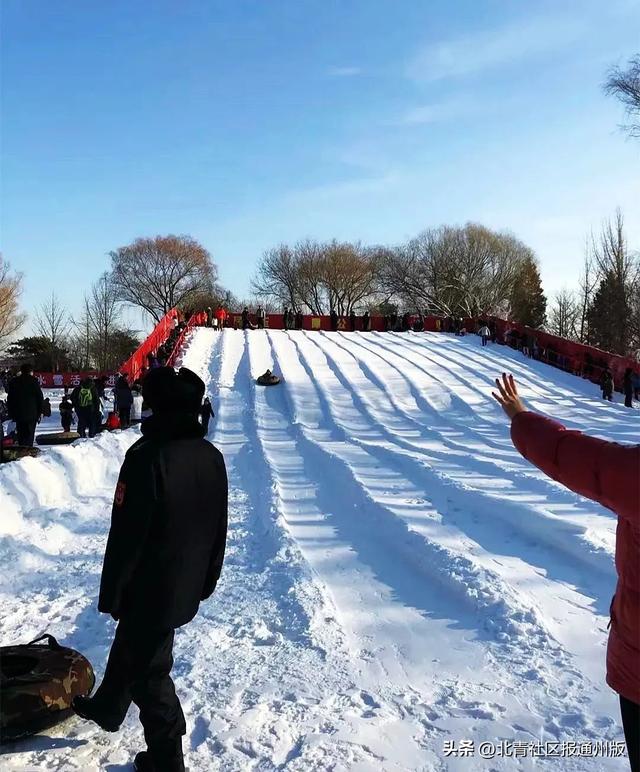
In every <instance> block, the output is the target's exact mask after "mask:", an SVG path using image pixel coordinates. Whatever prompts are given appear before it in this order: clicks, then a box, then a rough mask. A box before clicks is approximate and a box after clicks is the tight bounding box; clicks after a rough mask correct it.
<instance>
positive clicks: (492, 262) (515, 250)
mask: <svg viewBox="0 0 640 772" xmlns="http://www.w3.org/2000/svg"><path fill="white" fill-rule="evenodd" d="M533 259H534V256H533V253H532V252H531V250H530V249H529V248H528V247H527V246H525V245H524V244H523V243H522V242H520V241H518V239H516V238H515V237H514V236H512V235H510V234H507V233H495V232H493V231H490V230H489V229H488V228H485V227H484V226H482V225H477V224H474V223H468V224H467V225H465V226H464V227H463V228H456V227H450V226H442V227H440V228H435V229H429V230H426V231H423V232H422V233H421V234H420V235H419V236H417V237H416V238H415V239H412V240H411V241H410V242H409V243H408V244H407V245H406V246H404V247H400V248H398V249H396V250H394V251H393V252H392V253H391V254H389V255H387V256H386V258H385V259H384V260H383V263H382V268H381V271H380V273H381V282H380V283H381V287H382V288H384V290H385V291H387V293H389V296H390V297H392V296H397V297H399V298H400V299H401V300H402V301H403V303H404V304H405V305H406V306H408V307H412V308H419V309H423V310H426V311H428V312H430V313H437V314H444V315H447V316H448V315H458V314H460V315H468V316H476V315H478V314H482V313H501V314H506V312H507V311H508V303H509V298H510V297H511V293H512V290H513V287H514V285H515V282H516V280H517V278H518V275H519V273H520V272H521V270H522V267H523V265H524V264H525V262H526V261H527V260H529V261H531V260H533Z"/></svg>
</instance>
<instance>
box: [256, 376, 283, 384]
mask: <svg viewBox="0 0 640 772" xmlns="http://www.w3.org/2000/svg"><path fill="white" fill-rule="evenodd" d="M256 383H257V384H258V386H277V384H279V383H280V378H278V376H277V375H259V376H258V377H257V378H256Z"/></svg>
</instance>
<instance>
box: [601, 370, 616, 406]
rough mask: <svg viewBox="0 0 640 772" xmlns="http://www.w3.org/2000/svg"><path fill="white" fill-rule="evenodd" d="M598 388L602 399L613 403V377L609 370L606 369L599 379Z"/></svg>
mask: <svg viewBox="0 0 640 772" xmlns="http://www.w3.org/2000/svg"><path fill="white" fill-rule="evenodd" d="M600 388H601V389H602V399H608V400H609V402H613V375H611V370H609V369H607V370H605V371H604V372H603V373H602V376H601V378H600Z"/></svg>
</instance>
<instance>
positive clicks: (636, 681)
mask: <svg viewBox="0 0 640 772" xmlns="http://www.w3.org/2000/svg"><path fill="white" fill-rule="evenodd" d="M496 385H497V387H498V393H495V392H493V396H494V398H495V399H496V400H497V401H498V403H499V404H500V405H501V406H502V408H503V410H504V412H505V413H506V414H507V416H508V417H509V418H510V419H511V439H512V441H513V444H514V445H515V447H516V449H517V450H518V451H519V452H520V453H521V454H522V455H523V456H524V457H525V458H526V459H527V460H528V461H530V462H531V463H532V464H534V466H537V467H538V469H541V470H542V471H543V472H544V473H545V474H547V475H548V476H549V477H551V478H552V479H553V480H556V481H557V482H559V483H562V485H564V486H566V487H567V488H569V490H572V491H574V492H575V493H579V494H580V495H581V496H585V497H586V498H588V499H592V500H593V501H597V502H598V503H599V504H602V506H604V507H607V509H610V510H612V511H613V512H614V513H615V514H616V515H617V516H618V527H617V532H616V561H615V565H616V570H617V572H618V583H617V586H616V592H615V595H614V596H613V600H612V601H611V610H610V615H611V622H610V632H609V643H608V646H607V683H608V684H609V686H610V687H611V688H612V689H613V690H614V691H615V692H617V693H618V695H619V696H620V710H621V714H622V725H623V728H624V734H625V739H626V742H627V749H628V754H629V761H630V763H631V769H632V772H638V771H639V770H640V475H639V474H638V470H640V445H619V444H618V443H616V442H607V441H606V440H601V439H597V438H596V437H589V436H587V435H585V434H582V433H581V432H577V431H569V430H567V429H566V428H565V427H564V426H563V425H562V424H561V423H558V422H557V421H553V420H551V419H550V418H545V417H544V416H541V415H537V414H536V413H532V412H530V411H528V410H527V409H526V408H525V406H524V405H523V404H522V402H521V401H520V398H519V396H518V389H517V387H516V383H515V380H514V378H513V376H512V375H509V376H507V375H506V374H505V373H503V374H502V381H500V380H499V379H498V378H496Z"/></svg>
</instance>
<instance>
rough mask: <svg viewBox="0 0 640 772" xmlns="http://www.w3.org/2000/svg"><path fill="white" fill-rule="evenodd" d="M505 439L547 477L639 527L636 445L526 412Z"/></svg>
mask: <svg viewBox="0 0 640 772" xmlns="http://www.w3.org/2000/svg"><path fill="white" fill-rule="evenodd" d="M511 439H512V440H513V444H514V445H515V446H516V448H517V449H518V451H519V452H520V453H522V455H523V456H524V457H525V458H526V459H527V460H528V461H530V462H531V463H532V464H534V465H535V466H537V467H538V468H539V469H541V470H542V471H543V472H545V474H548V475H549V477H552V478H553V479H554V480H557V481H558V482H560V483H562V484H563V485H566V487H567V488H570V489H571V490H572V491H575V492H576V493H579V494H580V495H582V496H586V497H587V498H589V499H593V500H594V501H598V502H599V503H600V504H602V505H603V506H605V507H608V508H609V509H612V510H613V511H614V512H615V513H616V514H617V515H619V516H620V517H625V518H628V519H630V520H633V521H635V522H636V523H640V445H619V444H618V443H616V442H607V441H606V440H600V439H597V438H596V437H588V436H586V435H584V434H582V433H581V432H576V431H570V430H568V429H565V427H564V426H563V425H562V424H560V423H558V422H557V421H552V420H551V419H550V418H545V417H544V416H541V415H538V414H537V413H531V412H528V411H527V412H524V413H518V415H516V416H515V418H514V419H513V421H512V422H511Z"/></svg>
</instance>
